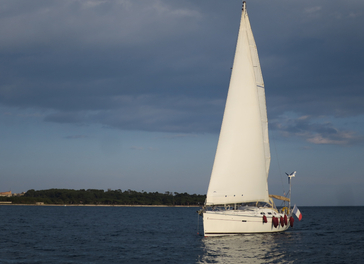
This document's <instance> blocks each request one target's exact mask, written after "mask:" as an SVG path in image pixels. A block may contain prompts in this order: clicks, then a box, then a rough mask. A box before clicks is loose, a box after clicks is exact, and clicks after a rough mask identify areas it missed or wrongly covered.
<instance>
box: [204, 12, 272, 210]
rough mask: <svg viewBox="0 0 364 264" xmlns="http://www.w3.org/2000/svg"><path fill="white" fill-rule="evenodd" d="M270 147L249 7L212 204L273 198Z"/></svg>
mask: <svg viewBox="0 0 364 264" xmlns="http://www.w3.org/2000/svg"><path fill="white" fill-rule="evenodd" d="M269 164H270V151H269V141H268V124H267V112H266V103H265V93H264V83H263V77H262V73H261V69H260V64H259V58H258V52H257V49H256V45H255V41H254V37H253V33H252V30H251V27H250V22H249V18H248V14H247V12H246V9H245V8H243V12H242V16H241V22H240V29H239V35H238V41H237V46H236V51H235V58H234V64H233V69H232V73H231V79H230V86H229V92H228V96H227V100H226V106H225V112H224V118H223V122H222V126H221V131H220V137H219V142H218V146H217V150H216V155H215V161H214V165H213V169H212V173H211V178H210V184H209V188H208V191H207V198H206V205H218V204H232V203H244V202H253V201H264V202H269V196H268V182H267V177H268V172H269Z"/></svg>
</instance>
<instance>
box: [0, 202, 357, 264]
mask: <svg viewBox="0 0 364 264" xmlns="http://www.w3.org/2000/svg"><path fill="white" fill-rule="evenodd" d="M197 209H198V208H193V207H190V208H174V207H166V208H165V207H157V208H149V207H52V206H0V263H363V259H364V220H363V219H364V207H301V208H300V210H301V212H302V214H303V220H302V221H301V222H298V220H297V219H296V221H295V226H294V228H293V229H289V230H288V231H286V232H284V233H278V234H257V235H241V236H232V237H219V238H204V237H203V236H200V235H197V223H198V221H197V219H198V217H197V214H196V210H197ZM199 223H200V225H201V224H202V223H201V219H200V222H199ZM201 231H202V227H200V232H201Z"/></svg>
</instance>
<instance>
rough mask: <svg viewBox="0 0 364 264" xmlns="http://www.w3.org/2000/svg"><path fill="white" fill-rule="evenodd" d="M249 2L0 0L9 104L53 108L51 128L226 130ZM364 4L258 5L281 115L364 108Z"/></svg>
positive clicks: (267, 76)
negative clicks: (236, 54)
mask: <svg viewBox="0 0 364 264" xmlns="http://www.w3.org/2000/svg"><path fill="white" fill-rule="evenodd" d="M240 4H241V3H229V4H227V3H225V2H221V1H206V2H196V1H187V0H185V1H157V0H155V1H154V0H150V1H134V0H133V1H131V0H124V1H32V3H30V2H29V3H28V2H24V1H16V0H13V1H11V2H6V1H5V2H4V1H3V2H0V7H1V10H2V16H1V18H0V34H1V35H2V36H4V37H3V38H1V40H0V71H1V72H2V75H1V76H0V104H1V105H2V106H8V107H17V108H23V109H24V108H34V109H42V110H44V111H50V112H52V114H48V115H47V116H46V117H45V119H44V121H47V122H58V123H75V124H87V123H99V124H103V125H105V126H113V127H117V128H120V129H137V130H147V131H168V132H176V133H189V132H213V133H216V132H218V131H219V125H220V123H221V118H222V114H223V106H224V100H225V98H226V93H227V87H228V82H229V77H230V67H231V66H232V60H233V55H234V48H235V41H236V37H237V30H238V21H239V15H240ZM338 6H340V8H338ZM363 9H364V4H363V3H361V2H358V1H355V2H354V1H352V2H349V3H346V4H345V5H342V4H341V2H340V1H323V0H322V1H313V0H308V1H302V2H286V1H285V2H281V1H278V2H277V1H275V2H267V1H255V2H254V3H253V2H251V3H250V2H249V3H248V10H249V15H250V19H251V21H252V26H253V30H254V33H255V38H256V42H257V45H258V49H259V54H260V58H261V64H262V70H263V75H264V80H265V85H266V95H267V104H268V115H269V118H270V119H271V120H276V119H277V118H279V116H281V115H282V114H284V113H286V112H288V111H291V112H294V113H296V114H298V115H301V116H304V115H309V116H313V117H315V116H316V117H317V116H320V115H327V116H336V117H351V116H357V115H360V114H363V113H364V104H363V103H362V102H363V101H364V91H363V89H362V88H363V85H364V73H363V69H364V57H363V56H364V53H363V52H362V47H363V46H364V34H363V33H361V32H362V29H361V25H363V24H364V14H363V13H362V12H361V11H360V10H363ZM262 18H264V19H262ZM281 121H282V120H281ZM283 125H284V124H283ZM298 125H299V124H298V123H297V124H296V125H294V126H292V127H290V124H288V123H287V124H285V125H284V127H285V128H287V129H289V128H290V129H293V128H295V129H298V128H299V126H298ZM300 125H302V126H303V125H304V124H300ZM321 125H322V124H321ZM306 126H308V127H306V128H305V129H307V130H308V131H318V129H319V128H318V127H316V128H314V127H313V125H312V124H311V125H308V124H306ZM322 126H324V125H322ZM335 126H336V125H335V124H332V127H331V128H334V127H335ZM324 127H326V128H330V126H329V125H325V126H324ZM324 127H322V129H323V128H324ZM301 129H302V130H303V129H304V128H303V127H301ZM290 133H291V134H290V135H298V134H297V133H295V132H293V131H291V132H290ZM317 133H319V132H317ZM320 133H322V135H326V134H325V133H323V132H320ZM336 134H337V135H338V137H341V138H344V137H345V135H344V134H340V131H339V130H338V131H337V133H336ZM320 135H321V134H320ZM333 135H334V133H333V134H332V136H331V138H332V140H334V138H333ZM352 137H355V136H352ZM352 141H353V139H350V140H349V141H348V142H352Z"/></svg>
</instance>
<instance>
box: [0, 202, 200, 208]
mask: <svg viewBox="0 0 364 264" xmlns="http://www.w3.org/2000/svg"><path fill="white" fill-rule="evenodd" d="M1 205H6V206H11V205H16V206H62V207H68V206H73V207H201V206H199V205H148V204H145V205H144V204H129V205H128V204H13V203H11V204H9V203H6V204H5V203H4V204H1V203H0V206H1Z"/></svg>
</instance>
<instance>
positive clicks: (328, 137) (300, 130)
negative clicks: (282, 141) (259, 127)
mask: <svg viewBox="0 0 364 264" xmlns="http://www.w3.org/2000/svg"><path fill="white" fill-rule="evenodd" d="M323 119H324V118H323ZM270 128H271V129H273V130H278V131H279V132H280V133H281V134H282V135H283V136H285V137H292V136H296V137H299V138H302V139H303V140H305V141H307V142H309V143H313V144H332V145H353V144H362V143H364V136H362V135H359V134H357V133H355V132H354V131H350V130H344V129H339V128H337V127H335V126H334V124H332V123H331V122H328V121H323V122H322V121H321V122H319V121H318V120H315V119H314V118H312V117H310V116H301V117H298V118H287V117H286V118H283V117H282V118H281V119H280V120H274V121H273V122H271V123H270Z"/></svg>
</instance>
